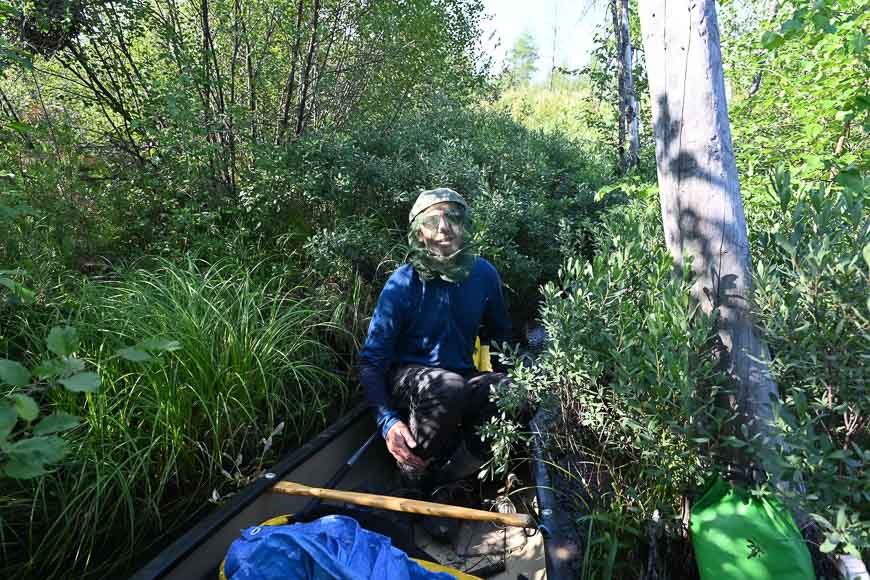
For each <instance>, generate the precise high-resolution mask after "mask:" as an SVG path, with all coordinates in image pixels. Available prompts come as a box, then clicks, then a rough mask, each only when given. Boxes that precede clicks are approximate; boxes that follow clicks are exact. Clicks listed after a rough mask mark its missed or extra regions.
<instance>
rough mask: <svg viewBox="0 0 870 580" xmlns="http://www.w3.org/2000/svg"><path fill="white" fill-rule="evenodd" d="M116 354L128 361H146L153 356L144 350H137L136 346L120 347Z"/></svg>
mask: <svg viewBox="0 0 870 580" xmlns="http://www.w3.org/2000/svg"><path fill="white" fill-rule="evenodd" d="M118 356H120V357H121V358H123V359H126V360H128V361H130V362H147V361H149V360H151V359H152V358H153V357H152V356H151V355H150V354H148V353H147V352H145V351H144V350H139V349H138V348H135V347H132V346H131V347H128V348H122V349H120V350H119V351H118Z"/></svg>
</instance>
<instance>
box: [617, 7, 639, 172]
mask: <svg viewBox="0 0 870 580" xmlns="http://www.w3.org/2000/svg"><path fill="white" fill-rule="evenodd" d="M619 4H620V10H619V29H620V33H619V36H620V39H621V42H620V44H621V45H622V46H621V49H622V50H620V53H619V58H620V59H621V60H622V67H621V68H622V74H623V83H622V89H623V90H622V95H621V102H620V106H621V107H622V118H623V120H624V123H625V131H626V133H627V137H628V151H627V152H626V157H625V169H626V171H630V170H631V169H633V168H635V167H637V164H638V162H639V159H638V151H639V150H640V137H639V135H638V130H637V113H638V110H637V96H636V95H635V90H634V72H633V60H632V52H633V50H632V46H631V26H630V25H629V14H630V12H629V3H628V0H619Z"/></svg>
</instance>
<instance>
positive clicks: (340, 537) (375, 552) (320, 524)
mask: <svg viewBox="0 0 870 580" xmlns="http://www.w3.org/2000/svg"><path fill="white" fill-rule="evenodd" d="M224 574H225V575H226V577H227V578H228V580H255V579H256V580H327V579H332V578H338V579H341V580H363V579H366V580H368V579H375V578H384V579H387V578H389V579H390V580H394V579H395V580H424V579H426V580H454V578H453V576H451V575H449V574H446V573H443V572H430V571H429V570H426V569H425V568H423V567H422V566H420V565H419V564H417V563H416V562H414V561H412V560H411V559H410V558H408V556H407V554H405V553H404V552H403V551H401V550H399V549H398V548H396V547H394V546H393V545H392V544H391V542H390V539H389V538H387V537H386V536H382V535H381V534H377V533H375V532H371V531H369V530H366V529H365V528H362V527H360V525H359V523H357V521H356V520H354V519H353V518H349V517H347V516H325V517H322V518H320V519H318V520H314V521H312V522H309V523H299V524H291V525H287V526H255V527H253V528H248V529H246V530H244V531H243V532H242V537H241V538H239V539H237V540H236V541H234V542H233V543H232V545H231V546H230V549H229V552H228V553H227V557H226V560H225V562H224Z"/></svg>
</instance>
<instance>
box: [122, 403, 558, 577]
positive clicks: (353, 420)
mask: <svg viewBox="0 0 870 580" xmlns="http://www.w3.org/2000/svg"><path fill="white" fill-rule="evenodd" d="M535 471H539V470H535V469H533V470H531V472H535ZM394 472H395V463H394V461H393V460H392V458H391V457H390V456H389V454H388V452H387V451H386V446H385V445H384V443H383V440H382V439H381V438H380V436H379V435H377V434H376V431H375V424H374V421H373V420H372V418H371V414H370V413H369V412H368V410H367V407H366V405H365V404H364V403H361V404H359V405H357V406H356V407H355V408H354V409H352V410H351V411H350V412H348V413H347V414H345V415H344V416H342V417H341V418H340V419H338V420H337V421H336V422H335V423H333V424H332V425H331V426H329V427H328V428H327V429H325V430H324V431H323V432H322V433H320V434H319V435H317V436H316V437H314V438H313V439H312V440H310V441H309V442H308V443H306V444H305V445H303V446H302V447H300V448H299V449H297V450H295V451H294V452H292V453H290V454H289V455H287V456H286V457H284V458H282V459H281V460H280V461H278V462H277V463H275V464H274V465H273V466H271V468H269V469H268V470H267V471H265V472H264V473H263V475H262V477H260V478H259V479H258V480H257V481H255V482H254V483H252V484H250V485H249V486H248V487H246V488H244V489H243V490H241V491H240V492H238V493H237V494H236V495H235V496H233V497H232V498H231V499H230V500H229V501H228V502H227V503H225V504H224V505H222V506H221V507H219V508H217V509H216V510H215V511H213V512H212V513H210V514H209V515H208V516H206V517H205V518H203V519H202V520H201V521H200V522H198V523H197V524H196V525H194V526H193V527H192V528H191V529H189V530H188V531H187V532H186V533H185V534H184V535H183V536H181V537H180V538H178V539H177V540H176V541H175V542H174V543H172V544H171V545H170V546H169V547H167V548H166V549H165V550H163V551H162V552H161V553H159V554H158V555H157V556H156V557H155V558H154V559H152V560H151V561H150V562H149V563H148V564H146V565H145V566H144V567H143V568H142V569H140V570H139V571H138V572H137V573H136V574H135V575H134V576H132V580H154V579H158V578H160V579H167V580H200V579H201V580H216V579H217V578H219V573H220V566H221V562H222V561H223V558H224V556H225V555H226V553H227V550H228V549H229V546H230V544H231V543H232V542H233V541H234V540H235V539H236V538H238V537H239V535H240V531H241V530H242V529H246V528H250V527H253V526H257V525H261V524H264V523H265V522H268V521H269V520H272V521H273V522H289V521H300V520H301V521H309V520H311V519H314V518H316V517H320V516H322V515H327V514H341V515H349V516H351V517H353V518H355V519H356V520H357V521H358V522H359V523H360V525H361V526H363V527H365V528H366V529H369V530H372V531H375V532H378V533H381V534H383V535H386V536H387V537H389V538H390V539H391V541H392V544H393V545H394V546H396V547H398V548H399V549H401V550H403V551H405V552H406V553H407V554H408V555H409V556H410V557H412V558H416V559H420V560H425V561H429V562H435V563H437V564H441V565H445V566H449V567H452V568H455V569H457V570H459V571H463V572H467V573H468V574H470V575H473V576H477V577H488V578H494V579H497V580H507V579H510V580H516V579H517V578H519V577H521V575H522V576H524V577H525V578H528V579H529V580H536V579H537V580H539V579H542V578H545V577H548V578H550V579H552V580H561V578H562V577H565V578H567V577H566V576H564V575H563V574H562V572H561V570H560V566H559V565H558V558H555V559H554V555H555V554H556V553H558V552H561V551H563V547H562V546H561V545H559V540H558V539H557V538H553V537H552V536H551V534H550V533H549V531H548V530H547V528H546V526H545V527H544V532H545V533H542V532H541V531H540V530H538V529H523V528H516V527H513V528H511V527H505V526H500V525H497V524H493V523H490V522H479V521H470V520H463V521H462V524H461V528H460V533H459V534H458V536H457V538H456V539H455V541H454V542H452V543H451V544H450V545H446V546H445V545H441V544H438V543H436V542H434V541H432V540H431V539H430V538H428V536H427V535H426V534H425V531H423V530H422V528H421V526H420V525H419V518H418V517H415V516H411V515H409V514H401V513H397V512H391V511H386V510H379V509H374V508H370V507H358V506H353V505H349V504H343V503H339V502H335V501H320V500H316V499H315V500H313V499H312V498H310V497H303V496H295V495H284V494H279V493H274V489H273V488H274V486H275V484H276V483H278V482H281V481H285V482H295V483H300V484H303V485H305V486H312V487H319V488H328V489H337V490H348V491H362V492H365V493H388V492H389V491H390V484H391V483H392V482H393V481H394V480H393V476H392V474H393V473H394ZM529 477H532V475H531V473H530V475H529ZM279 487H280V486H279ZM535 487H536V486H535V484H534V482H533V481H526V482H520V485H518V488H519V491H514V492H513V493H511V494H509V496H510V498H511V499H512V500H514V503H515V504H520V505H518V506H517V510H518V511H527V512H532V514H533V515H534V516H535V518H536V519H537V513H536V512H537V511H541V512H543V513H544V514H545V515H547V514H548V512H552V508H548V507H546V506H545V507H544V508H543V509H540V510H538V505H537V504H538V501H539V500H538V498H537V497H535V491H534V490H535ZM524 489H525V491H523V490H524ZM484 491H485V490H484ZM502 491H503V490H502ZM524 494H525V495H524ZM490 495H496V494H495V492H492V493H491V494H490ZM483 497H484V499H485V500H486V495H484V496H483ZM504 497H505V494H504V493H502V494H501V496H500V499H504ZM522 499H524V500H525V501H521V500H522ZM544 499H545V500H546V497H545V498H544ZM282 516H287V517H286V518H284V519H282ZM276 518H277V519H276ZM544 521H546V517H545V518H544ZM548 544H549V545H550V548H549V549H548ZM548 552H550V553H548ZM553 562H556V564H555V565H554V564H553Z"/></svg>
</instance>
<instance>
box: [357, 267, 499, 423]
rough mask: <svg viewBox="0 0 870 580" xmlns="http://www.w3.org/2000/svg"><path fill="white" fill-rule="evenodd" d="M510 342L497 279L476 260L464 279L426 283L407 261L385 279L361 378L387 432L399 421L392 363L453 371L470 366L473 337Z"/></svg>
mask: <svg viewBox="0 0 870 580" xmlns="http://www.w3.org/2000/svg"><path fill="white" fill-rule="evenodd" d="M478 335H480V336H481V337H482V338H485V339H489V340H495V341H505V340H510V335H511V325H510V320H509V319H508V317H507V314H506V312H505V306H504V297H503V295H502V289H501V279H500V278H499V275H498V272H496V270H495V268H494V267H493V265H492V264H490V263H489V262H488V261H486V260H485V259H483V258H480V257H479V258H477V261H476V262H475V264H474V266H473V267H472V269H471V272H470V273H469V275H468V278H466V279H465V280H464V281H462V282H460V283H458V284H454V283H452V282H445V281H444V280H441V279H440V278H439V279H435V280H429V281H424V280H422V279H421V278H420V276H419V275H418V274H417V272H416V270H414V267H413V266H411V264H405V265H404V266H402V267H401V268H399V269H398V270H396V271H395V272H393V275H392V276H390V279H389V280H387V283H386V285H385V286H384V289H383V290H382V291H381V295H380V297H379V298H378V304H377V306H376V307H375V312H374V315H373V316H372V320H371V323H370V324H369V332H368V337H367V338H366V342H365V345H363V348H362V351H360V357H359V359H360V381H361V382H362V386H363V392H364V393H365V396H366V398H367V399H368V402H369V404H370V405H371V406H372V408H373V409H374V411H375V416H376V418H377V421H378V426H379V427H380V428H381V433H383V435H384V436H386V434H387V432H388V431H389V430H390V427H392V426H393V424H395V423H396V421H398V420H399V414H398V412H397V411H396V410H395V408H394V407H393V404H392V399H391V396H390V391H389V389H388V388H387V383H386V373H387V371H388V370H389V368H390V367H391V366H392V365H407V364H418V365H423V366H428V367H438V368H443V369H447V370H451V371H455V372H460V373H462V372H467V371H469V370H471V369H473V368H474V362H473V360H472V355H473V354H474V339H475V337H477V336H478Z"/></svg>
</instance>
